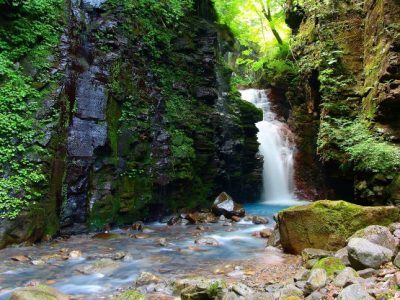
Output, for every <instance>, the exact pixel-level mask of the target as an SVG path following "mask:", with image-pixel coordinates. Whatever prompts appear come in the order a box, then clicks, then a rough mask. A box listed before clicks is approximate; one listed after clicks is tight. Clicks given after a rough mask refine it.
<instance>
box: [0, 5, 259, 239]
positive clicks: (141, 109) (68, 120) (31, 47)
mask: <svg viewBox="0 0 400 300" xmlns="http://www.w3.org/2000/svg"><path fill="white" fill-rule="evenodd" d="M17 2H18V1H16V3H17ZM48 2H51V1H48ZM18 3H19V2H18ZM32 3H36V4H37V5H38V8H37V9H38V12H36V11H33V10H32V8H29V7H26V5H25V4H19V6H18V5H16V6H15V8H13V9H12V10H15V15H14V13H10V14H9V13H8V11H9V10H10V9H9V8H10V7H11V6H10V7H8V5H9V2H4V3H3V2H1V1H0V4H1V5H2V6H7V10H5V13H2V16H3V15H4V16H5V17H6V21H5V22H4V24H3V23H1V24H0V29H1V32H2V33H4V34H5V35H6V36H9V37H10V41H8V40H7V41H5V42H3V41H2V43H1V47H3V48H4V47H6V48H7V49H10V50H9V51H10V55H9V57H6V58H5V59H8V60H7V61H6V62H7V63H9V64H10V68H9V69H6V71H7V70H9V71H10V72H11V71H12V72H14V70H17V71H18V72H19V71H20V70H21V72H25V73H26V74H23V73H21V75H20V74H18V76H21V78H23V79H24V80H26V81H27V84H31V85H32V88H31V89H32V95H34V97H35V98H34V99H35V101H36V102H35V105H31V106H29V104H32V102H31V101H32V100H33V98H32V97H31V95H30V94H26V93H22V92H21V93H22V94H20V95H19V96H18V98H16V99H18V101H15V102H13V103H11V105H9V106H7V107H3V106H2V114H3V113H4V114H7V118H11V117H12V116H14V115H15V117H16V118H24V119H25V121H24V122H21V124H17V125H16V126H20V127H21V126H25V127H24V128H26V131H27V133H26V134H24V135H23V136H22V137H21V138H17V139H16V138H15V136H14V137H13V136H12V132H10V133H7V138H8V137H9V142H8V144H7V145H9V147H8V146H7V147H8V148H7V147H6V148H4V149H3V148H1V155H2V161H1V164H2V165H1V172H2V176H1V178H2V181H1V184H2V185H1V190H0V193H1V197H2V198H1V199H0V213H2V215H1V217H4V218H3V219H2V221H1V222H2V224H1V231H0V240H2V241H4V242H2V243H0V247H2V246H4V245H5V244H7V243H11V242H15V241H17V242H21V241H23V240H30V241H34V240H37V239H38V238H40V237H42V236H43V235H44V234H50V235H53V234H55V233H56V232H58V231H59V230H60V228H61V229H62V230H63V231H65V232H71V233H72V232H77V231H81V230H83V229H84V228H85V227H86V226H87V225H89V227H90V226H92V227H95V228H101V227H103V226H105V225H106V224H111V225H112V224H126V223H130V222H133V221H135V220H139V219H141V220H143V219H152V218H156V217H159V216H161V215H163V214H166V213H170V212H172V211H175V210H178V209H182V208H199V207H205V206H207V207H208V206H209V203H210V201H211V200H213V198H214V197H215V195H216V194H217V193H219V192H221V191H222V190H225V191H227V192H228V193H230V194H231V195H232V196H233V197H234V198H235V199H237V200H238V201H247V200H255V199H256V198H257V196H258V192H259V191H260V185H261V162H260V161H259V160H257V159H256V158H255V157H256V153H257V151H258V143H257V140H256V132H257V130H256V127H255V125H254V123H256V122H257V121H258V120H260V119H261V117H262V116H261V112H260V111H259V110H257V109H256V108H254V107H253V106H252V105H250V104H248V103H247V102H244V101H242V100H241V99H240V96H239V93H238V92H237V91H235V89H234V88H233V86H231V84H230V76H231V72H232V71H231V70H229V68H228V67H227V66H226V64H225V63H224V61H223V59H222V57H223V55H224V53H225V52H226V51H228V50H229V49H230V47H231V46H232V36H231V34H230V33H229V31H228V30H227V29H226V28H224V27H220V26H217V25H216V24H215V13H214V10H213V7H212V4H211V2H209V1H200V0H199V1H191V0H187V1H181V2H179V3H177V2H175V1H166V2H165V3H164V2H163V3H159V1H144V2H132V1H113V0H109V1H104V2H103V1H94V2H92V1H83V2H82V3H81V4H78V3H77V2H74V1H72V2H71V3H64V2H60V3H56V4H57V6H56V7H57V8H58V9H59V10H57V13H58V15H57V16H54V18H49V17H46V16H45V15H44V12H45V11H46V8H45V7H41V6H40V5H42V4H46V3H47V2H46V1H41V0H37V1H32ZM50 4H51V3H50ZM50 4H49V5H50ZM56 4H54V5H56ZM35 9H36V8H35ZM12 10H11V11H12ZM13 18H22V20H26V22H37V23H38V26H39V29H40V30H42V29H43V28H44V29H46V28H47V30H50V29H49V28H50V27H51V26H53V27H52V28H54V29H52V31H51V35H50V34H49V33H48V31H46V30H44V29H43V31H40V30H39V29H38V32H37V36H33V37H32V39H29V40H32V42H30V43H27V44H26V45H25V44H24V45H20V41H19V40H18V41H14V40H13V38H12V36H15V33H14V32H13V30H14V29H15V28H14V27H15V26H9V25H10V24H9V23H10V22H16V21H15V20H14V19H13ZM2 22H3V21H2ZM35 24H36V23H35ZM26 25H27V24H22V25H21V26H19V27H18V28H20V27H21V28H25V27H26ZM24 26H25V27H24ZM42 27H43V28H42ZM63 28H64V29H65V30H64V31H63V30H62V29H63ZM35 32H36V31H35ZM23 38H24V35H23V32H22V33H21V40H23ZM14 39H15V37H14ZM57 45H58V47H57ZM22 46H23V47H22ZM19 47H21V49H25V50H24V51H25V52H23V53H17V54H18V55H17V54H15V55H11V54H13V52H12V51H14V52H15V51H17V49H19ZM36 49H39V50H40V51H46V53H45V55H44V54H43V55H40V58H41V59H43V58H44V57H47V56H48V57H50V58H51V61H50V58H47V59H48V60H49V62H48V63H47V62H46V64H44V63H43V66H42V64H39V63H38V65H37V66H36V64H35V65H33V66H31V67H29V66H27V67H26V68H25V67H24V68H22V67H20V66H25V64H26V63H28V62H33V63H35V62H36V60H34V59H33V58H31V56H32V55H33V56H34V55H36V54H35V53H36V52H35V51H36ZM4 53H6V54H7V53H8V52H4ZM39 54H41V53H39ZM2 57H3V54H2ZM16 66H17V67H18V68H17V67H16ZM25 69H26V70H25ZM32 69H33V70H32ZM30 70H31V71H30ZM17 71H15V72H17ZM7 74H8V73H7ZM7 74H2V76H3V77H2V78H1V82H0V85H1V86H0V88H1V89H2V91H3V90H4V91H6V92H7V91H8V90H9V89H8V90H7V87H8V86H9V85H11V84H13V81H12V80H13V77H12V76H14V75H13V74H11V73H10V74H11V75H7ZM22 76H25V77H22ZM47 78H49V79H47ZM28 91H30V90H28ZM13 97H17V96H13V95H11V96H10V99H13ZM42 102H43V105H39V104H40V103H42ZM36 104H37V105H36ZM21 105H24V106H23V107H21ZM25 106H26V107H28V106H29V110H25V112H24V113H22V110H23V109H24V107H25ZM11 112H12V113H13V114H14V115H12V114H11ZM13 122H15V123H18V120H14V121H13ZM33 124H34V126H33ZM18 128H19V127H18ZM18 128H16V129H14V131H17V130H18ZM2 130H3V129H2ZM4 130H5V129H4ZM42 132H44V134H42ZM2 135H3V134H2ZM36 136H37V137H36ZM39 137H40V139H39ZM2 147H3V145H2ZM38 147H39V148H40V149H39V150H40V151H39V150H37V151H36V150H35V149H37V148H38ZM11 148H13V149H14V148H15V149H18V151H19V152H18V153H15V151H14V152H13V153H10V154H9V155H8V154H7V153H8V152H7V151H8V150H9V149H11ZM5 154H7V155H8V156H7V157H4V155H5ZM27 157H32V160H31V161H32V162H29V164H28V163H27V162H26V158H27ZM3 158H5V159H3ZM10 162H12V164H10ZM9 166H11V167H9ZM31 166H32V167H31ZM13 168H14V169H13ZM35 172H37V175H36V173H35ZM14 174H17V175H15V176H20V175H21V176H22V175H23V174H26V176H25V177H27V178H25V177H23V176H22V177H21V178H22V179H21V180H24V181H23V183H22V184H21V183H19V181H17V182H16V181H15V180H14V181H13V180H11V179H13V178H14V179H15V177H11V176H14ZM18 174H19V175H18ZM18 178H19V177H18ZM24 178H25V179H24ZM39 181H40V183H39ZM11 183H13V185H11ZM38 209H39V210H40V211H41V214H40V215H41V216H42V217H40V218H39V217H38V218H32V217H29V215H30V214H32V212H34V211H37V210H38ZM34 214H35V216H39V214H37V213H34ZM15 217H16V218H17V219H16V220H15V219H14V221H13V220H12V219H13V218H15ZM24 219H25V220H26V219H29V222H27V223H26V224H25V225H24V226H21V221H22V220H24ZM22 223H23V222H22ZM28 227H29V228H28Z"/></svg>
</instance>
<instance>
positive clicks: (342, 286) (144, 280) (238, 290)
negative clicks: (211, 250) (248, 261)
mask: <svg viewBox="0 0 400 300" xmlns="http://www.w3.org/2000/svg"><path fill="white" fill-rule="evenodd" d="M365 244H368V247H364V245H365ZM359 245H361V247H359ZM399 246H400V223H394V224H391V225H390V226H389V227H384V226H377V225H372V226H369V227H366V228H365V229H362V230H360V231H357V232H356V233H355V234H354V235H353V236H352V237H350V239H348V242H347V245H346V247H345V248H343V249H340V250H339V251H336V252H333V251H327V250H322V249H312V248H309V249H304V250H303V252H302V259H303V265H302V267H301V268H300V269H299V270H298V272H297V274H296V275H295V276H294V278H291V279H289V280H287V282H285V283H272V284H268V283H267V284H266V285H265V286H264V288H263V289H259V288H257V289H256V288H254V287H250V286H248V285H246V284H244V283H243V282H236V283H231V284H229V283H227V282H225V281H224V280H222V279H206V278H190V279H181V280H176V281H173V282H169V283H167V282H166V281H165V282H164V283H162V282H163V280H162V279H161V278H159V277H157V276H155V275H153V274H150V273H142V274H141V275H140V276H139V278H138V280H137V281H136V290H137V291H139V292H141V293H143V295H142V296H143V297H144V294H147V293H148V292H156V291H160V290H163V291H165V290H168V289H173V291H171V295H172V294H174V293H175V294H176V293H178V294H180V298H181V299H184V300H185V299H199V300H200V299H224V300H228V299H229V300H235V299H238V300H239V299H248V300H250V299H260V300H261V299H263V300H289V299H290V300H300V299H307V300H320V299H340V300H369V299H371V300H372V299H382V300H383V299H399V298H400V293H399V292H397V287H398V285H400V254H399ZM138 282H139V283H140V284H138ZM118 297H120V298H118ZM118 297H117V299H125V298H123V297H124V294H122V295H120V296H118ZM160 297H161V296H160ZM128 299H131V298H128ZM132 299H136V298H132ZM143 299H144V298H143ZM151 299H157V298H151ZM159 299H161V298H159ZM162 299H174V298H173V297H171V298H168V297H167V298H162Z"/></svg>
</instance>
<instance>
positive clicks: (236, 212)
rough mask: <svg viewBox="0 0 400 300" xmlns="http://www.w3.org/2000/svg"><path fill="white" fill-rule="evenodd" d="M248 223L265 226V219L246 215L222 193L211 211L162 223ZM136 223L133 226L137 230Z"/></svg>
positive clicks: (168, 219)
mask: <svg viewBox="0 0 400 300" xmlns="http://www.w3.org/2000/svg"><path fill="white" fill-rule="evenodd" d="M242 219H243V220H245V221H250V222H253V223H254V224H267V223H268V222H269V221H268V219H267V218H264V217H261V216H252V215H247V216H246V212H245V209H244V207H243V206H242V205H240V204H239V203H236V202H235V201H233V199H232V197H231V196H229V195H228V194H227V193H225V192H222V193H221V194H220V195H219V196H218V197H217V198H216V199H215V201H214V203H213V205H212V207H211V211H210V210H207V209H204V210H202V211H196V212H190V213H180V214H174V215H172V216H167V217H165V218H163V220H162V221H163V222H164V223H167V224H168V225H176V224H183V225H185V224H201V223H218V222H219V221H225V225H226V226H229V225H230V223H231V222H239V221H241V220H242ZM137 224H138V223H135V224H134V225H133V227H134V228H137V227H138V225H137Z"/></svg>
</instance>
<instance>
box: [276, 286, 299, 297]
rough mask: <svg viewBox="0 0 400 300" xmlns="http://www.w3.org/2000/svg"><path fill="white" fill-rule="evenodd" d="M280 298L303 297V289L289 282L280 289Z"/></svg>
mask: <svg viewBox="0 0 400 300" xmlns="http://www.w3.org/2000/svg"><path fill="white" fill-rule="evenodd" d="M279 294H280V295H279V299H286V298H289V297H303V291H302V290H301V289H299V288H298V287H296V286H295V285H294V284H288V285H286V286H285V287H284V288H282V289H281V290H280V291H279Z"/></svg>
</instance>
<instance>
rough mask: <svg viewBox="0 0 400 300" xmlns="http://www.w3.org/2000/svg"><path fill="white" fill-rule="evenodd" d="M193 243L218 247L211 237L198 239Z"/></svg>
mask: <svg viewBox="0 0 400 300" xmlns="http://www.w3.org/2000/svg"><path fill="white" fill-rule="evenodd" d="M194 242H195V243H196V244H199V245H202V246H219V243H218V241H217V240H216V239H214V238H212V237H200V238H198V239H196V240H195V241H194Z"/></svg>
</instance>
